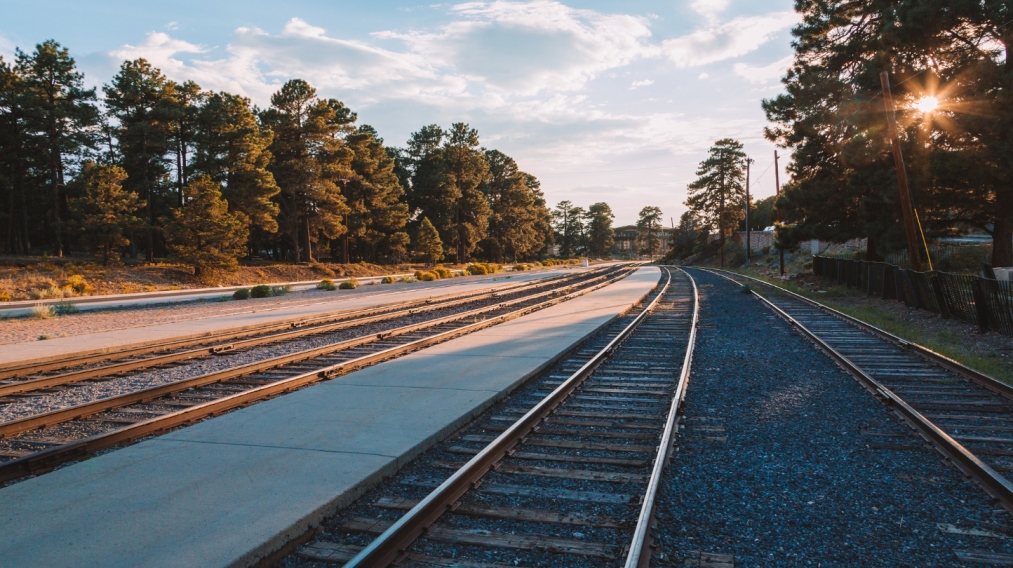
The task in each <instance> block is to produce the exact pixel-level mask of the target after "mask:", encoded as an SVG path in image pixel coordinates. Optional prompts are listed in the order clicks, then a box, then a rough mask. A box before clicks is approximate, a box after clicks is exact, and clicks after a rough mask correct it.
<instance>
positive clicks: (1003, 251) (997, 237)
mask: <svg viewBox="0 0 1013 568" xmlns="http://www.w3.org/2000/svg"><path fill="white" fill-rule="evenodd" d="M992 266H1013V223H1011V222H1010V220H1009V219H996V221H995V226H994V228H993V229H992Z"/></svg>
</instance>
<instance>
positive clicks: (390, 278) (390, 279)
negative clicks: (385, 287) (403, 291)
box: [380, 276, 397, 284]
mask: <svg viewBox="0 0 1013 568" xmlns="http://www.w3.org/2000/svg"><path fill="white" fill-rule="evenodd" d="M395 282H397V280H396V279H395V278H394V277H393V276H384V277H383V278H381V279H380V284H393V283H395Z"/></svg>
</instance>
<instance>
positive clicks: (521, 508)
mask: <svg viewBox="0 0 1013 568" xmlns="http://www.w3.org/2000/svg"><path fill="white" fill-rule="evenodd" d="M666 272H667V273H668V274H667V275H666V277H665V278H664V282H662V283H661V284H659V286H658V288H656V289H655V291H654V292H652V294H651V295H650V297H649V302H648V305H647V306H646V308H645V309H643V310H642V311H640V313H639V314H637V315H636V316H628V317H626V318H625V319H622V320H620V321H618V322H616V323H615V324H613V325H612V326H610V328H608V329H607V330H605V331H603V332H602V333H600V334H598V335H597V336H596V337H595V338H592V339H591V340H589V341H588V342H587V343H586V344H584V345H583V346H581V347H580V348H579V349H578V350H577V351H576V352H575V353H573V354H572V355H570V356H568V357H567V358H566V359H564V360H563V361H562V362H561V363H559V364H557V366H556V367H555V368H554V369H553V370H552V371H550V372H549V373H547V374H546V375H543V376H542V377H540V378H539V379H537V380H535V381H533V382H532V383H531V384H529V385H528V386H527V387H525V388H524V389H522V391H521V392H519V393H517V394H515V395H513V396H511V397H510V398H509V399H507V400H506V401H505V402H504V403H503V404H502V405H500V406H499V407H497V408H496V409H494V410H492V411H490V412H489V413H488V414H487V415H486V416H485V417H483V418H482V419H480V420H478V421H477V422H476V423H475V424H474V425H473V426H471V427H470V428H467V429H466V430H465V431H463V432H462V433H461V434H460V435H459V436H457V437H456V438H452V439H450V440H449V441H448V442H447V443H445V444H443V445H442V446H439V447H437V448H436V449H434V450H432V451H431V452H429V453H428V454H427V455H426V456H425V457H424V458H423V459H421V460H418V461H417V463H416V464H413V465H412V466H410V467H408V468H406V470H405V471H402V472H401V473H400V474H399V475H398V476H396V478H395V479H394V480H393V481H391V482H389V483H387V484H385V486H382V487H380V488H378V489H377V490H375V491H374V492H373V494H372V495H369V496H367V497H366V498H364V499H362V500H360V503H359V504H358V505H357V506H353V507H351V508H350V509H349V510H347V511H345V512H344V513H343V514H342V515H343V518H341V519H336V520H335V521H333V523H332V526H330V527H329V528H327V529H325V531H326V532H325V534H324V535H322V536H321V538H320V539H318V540H316V541H315V542H312V543H311V544H308V545H306V546H304V547H302V548H301V549H300V550H299V552H298V555H299V557H300V558H301V559H302V560H301V561H302V562H306V561H324V562H328V563H335V562H337V563H345V565H346V566H349V567H351V566H356V567H358V566H386V565H389V564H391V563H397V562H402V561H408V562H409V564H425V565H437V566H469V567H478V566H483V567H485V566H507V565H510V566H513V565H515V564H517V563H520V564H523V565H545V564H547V563H551V564H552V565H554V566H615V565H616V564H620V563H622V564H624V565H626V566H629V567H632V566H638V565H641V563H642V562H644V561H646V560H647V559H648V558H649V557H650V554H651V552H652V549H651V546H650V545H651V540H650V539H651V533H652V522H653V515H654V502H655V494H656V492H657V488H658V484H659V482H660V477H661V473H662V471H663V469H664V467H665V464H666V463H667V461H668V458H669V456H670V454H669V452H670V451H671V446H672V439H673V436H674V434H675V433H676V431H677V429H678V414H679V405H680V402H681V400H682V398H683V396H684V395H685V389H686V385H687V382H688V378H689V369H690V364H691V361H692V352H693V345H694V339H695V327H696V322H697V314H698V302H697V293H696V286H695V284H694V283H693V281H692V278H690V277H689V276H688V275H687V274H685V273H683V272H675V271H668V270H666ZM462 462H463V463H462ZM448 473H449V477H448ZM405 511H406V512H405ZM562 533H566V534H567V535H572V536H565V537H564V536H560V535H561V534H562ZM285 562H286V563H287V564H286V565H290V564H294V563H298V562H300V561H299V560H297V559H296V558H295V557H292V558H290V559H287V560H286V561H285Z"/></svg>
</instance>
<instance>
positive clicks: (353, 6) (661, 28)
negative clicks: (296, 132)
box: [0, 0, 798, 225]
mask: <svg viewBox="0 0 1013 568" xmlns="http://www.w3.org/2000/svg"><path fill="white" fill-rule="evenodd" d="M44 12H45V14H41V13H40V8H39V5H38V4H35V3H32V2H15V1H13V0H2V1H0V13H3V14H4V17H3V18H2V19H0V56H3V57H4V58H5V59H8V60H9V58H10V57H11V55H12V54H13V52H14V49H15V47H17V48H20V49H22V50H25V51H31V50H32V48H33V47H34V45H35V44H37V43H40V42H42V41H45V40H47V39H55V40H56V41H58V42H60V43H61V44H62V45H64V46H65V47H67V48H69V50H70V53H71V55H72V56H73V57H74V58H75V59H76V60H77V63H78V66H79V68H80V69H81V70H82V71H83V72H84V73H85V78H86V82H87V83H88V84H89V86H99V87H100V86H101V85H103V84H105V83H108V82H109V80H110V79H111V78H112V76H113V75H114V74H115V73H116V71H117V68H118V67H119V64H120V63H121V62H122V61H123V60H126V59H135V58H138V57H144V58H146V59H148V60H149V61H151V62H152V64H154V65H155V66H157V67H159V68H160V69H161V70H162V71H163V73H165V74H166V75H167V76H168V77H169V78H171V79H173V80H176V81H183V80H188V79H189V80H194V81H196V82H197V83H198V84H199V85H201V87H203V88H205V89H210V90H215V91H228V92H232V93H238V94H242V95H244V96H247V97H249V98H250V99H252V100H253V102H254V104H257V105H259V106H262V107H263V106H267V105H269V104H270V96H271V93H273V92H274V91H276V90H277V89H278V88H279V87H280V86H281V85H282V84H283V83H284V82H285V81H287V80H289V79H293V78H302V79H305V80H307V81H309V82H310V84H312V85H313V86H315V87H316V88H317V90H318V93H319V94H320V95H321V96H324V97H333V98H337V99H340V100H342V101H343V102H345V104H347V105H348V106H349V107H351V109H352V110H354V111H355V112H357V113H358V116H359V123H360V124H370V125H372V126H373V127H374V128H376V129H377V130H378V131H379V133H380V136H381V137H382V138H384V140H385V143H386V144H387V145H392V146H404V144H405V141H406V140H407V139H408V137H409V135H410V134H411V133H412V132H414V131H416V130H418V129H419V128H420V127H422V126H424V125H427V124H439V125H441V126H443V127H449V126H450V124H452V123H454V122H462V121H463V122H467V123H469V124H470V125H471V126H472V127H474V128H476V129H477V130H478V132H479V136H480V138H481V141H482V145H483V146H485V147H488V148H496V149H498V150H501V151H503V152H505V153H506V154H508V155H510V156H512V157H513V158H514V159H516V160H517V162H518V165H519V166H520V168H521V169H523V170H524V171H527V172H529V173H531V174H533V175H535V176H537V177H538V178H539V180H541V182H542V189H543V190H544V191H545V194H546V197H547V199H548V201H549V204H550V205H554V204H555V203H557V202H559V201H561V200H564V199H568V200H570V201H572V202H573V203H574V204H575V205H579V206H583V207H587V206H588V205H590V204H591V203H595V202H598V201H605V202H606V203H608V204H609V205H610V206H611V207H612V209H613V211H614V212H615V214H616V223H617V224H618V225H622V224H629V223H633V222H635V221H636V218H637V213H638V212H639V211H640V209H641V208H643V207H644V206H648V205H654V206H658V207H660V208H661V209H662V211H663V212H664V214H665V219H666V224H668V222H670V221H669V220H670V219H673V218H674V220H675V221H676V222H678V218H679V215H681V214H682V212H683V211H685V210H686V207H685V205H683V202H684V201H685V199H686V185H687V184H688V183H690V182H692V181H693V179H695V175H694V174H695V171H696V168H697V166H698V164H699V162H700V161H701V160H703V159H704V158H705V157H706V151H707V148H709V147H710V146H711V144H713V143H714V142H715V141H716V140H718V139H721V138H729V137H730V138H735V139H737V140H739V141H741V142H742V143H743V144H745V149H746V152H747V154H748V155H749V156H750V157H751V158H753V159H754V160H755V163H754V164H753V171H752V176H751V177H752V184H751V193H752V194H753V195H754V196H756V197H758V198H762V197H766V196H769V195H773V193H774V191H775V180H774V169H773V168H772V167H771V166H772V163H773V154H774V149H775V148H774V146H773V145H772V144H770V143H769V142H767V141H766V140H765V139H764V138H763V127H764V126H765V125H766V120H765V117H764V114H763V110H762V108H761V106H760V104H761V101H762V100H763V99H766V98H771V97H774V96H776V95H777V94H778V93H779V92H780V91H781V84H780V81H779V79H780V77H781V76H782V75H784V72H785V71H786V70H787V68H788V66H789V64H790V61H791V53H792V51H791V45H790V41H791V35H790V30H791V28H792V27H793V26H794V25H795V24H796V23H797V21H798V16H797V15H796V14H795V13H794V12H792V2H791V0H669V1H665V2H660V1H656V0H655V1H640V0H626V1H624V2H602V1H573V0H569V1H565V2H557V1H554V0H534V1H504V0H496V1H492V2H466V3H443V4H421V3H415V2H410V1H409V2H401V1H387V0H374V1H372V2H349V1H336V0H331V1H305V0H287V1H285V2H278V1H274V2H262V1H258V0H244V1H242V2H240V1H237V0H214V1H209V0H204V1H203V2H195V1H191V0H178V1H175V2H138V1H137V0H132V1H123V0H92V1H90V2H80V1H79V0H73V1H64V0H56V1H49V2H46V3H45V10H44ZM99 92H100V93H101V89H99ZM780 153H781V154H782V156H783V155H784V154H785V153H786V152H784V151H782V152H780ZM785 162H786V159H785V158H782V159H781V163H780V166H781V170H782V171H781V180H780V181H781V183H782V184H783V183H784V182H785V181H786V179H787V178H786V177H785V174H784V166H785Z"/></svg>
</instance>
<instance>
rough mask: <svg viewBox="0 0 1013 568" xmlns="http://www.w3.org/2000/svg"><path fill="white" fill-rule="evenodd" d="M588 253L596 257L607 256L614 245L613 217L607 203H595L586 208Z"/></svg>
mask: <svg viewBox="0 0 1013 568" xmlns="http://www.w3.org/2000/svg"><path fill="white" fill-rule="evenodd" d="M587 217H588V218H587V223H586V224H587V235H588V236H587V241H588V251H589V253H590V254H592V255H594V256H596V257H599V258H600V257H604V256H608V255H610V254H611V253H612V246H613V245H614V244H615V239H614V232H613V231H612V221H614V220H615V218H616V217H615V215H614V214H613V213H612V208H611V207H609V206H608V203H604V202H600V203H595V204H593V205H591V206H590V207H588V208H587Z"/></svg>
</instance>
